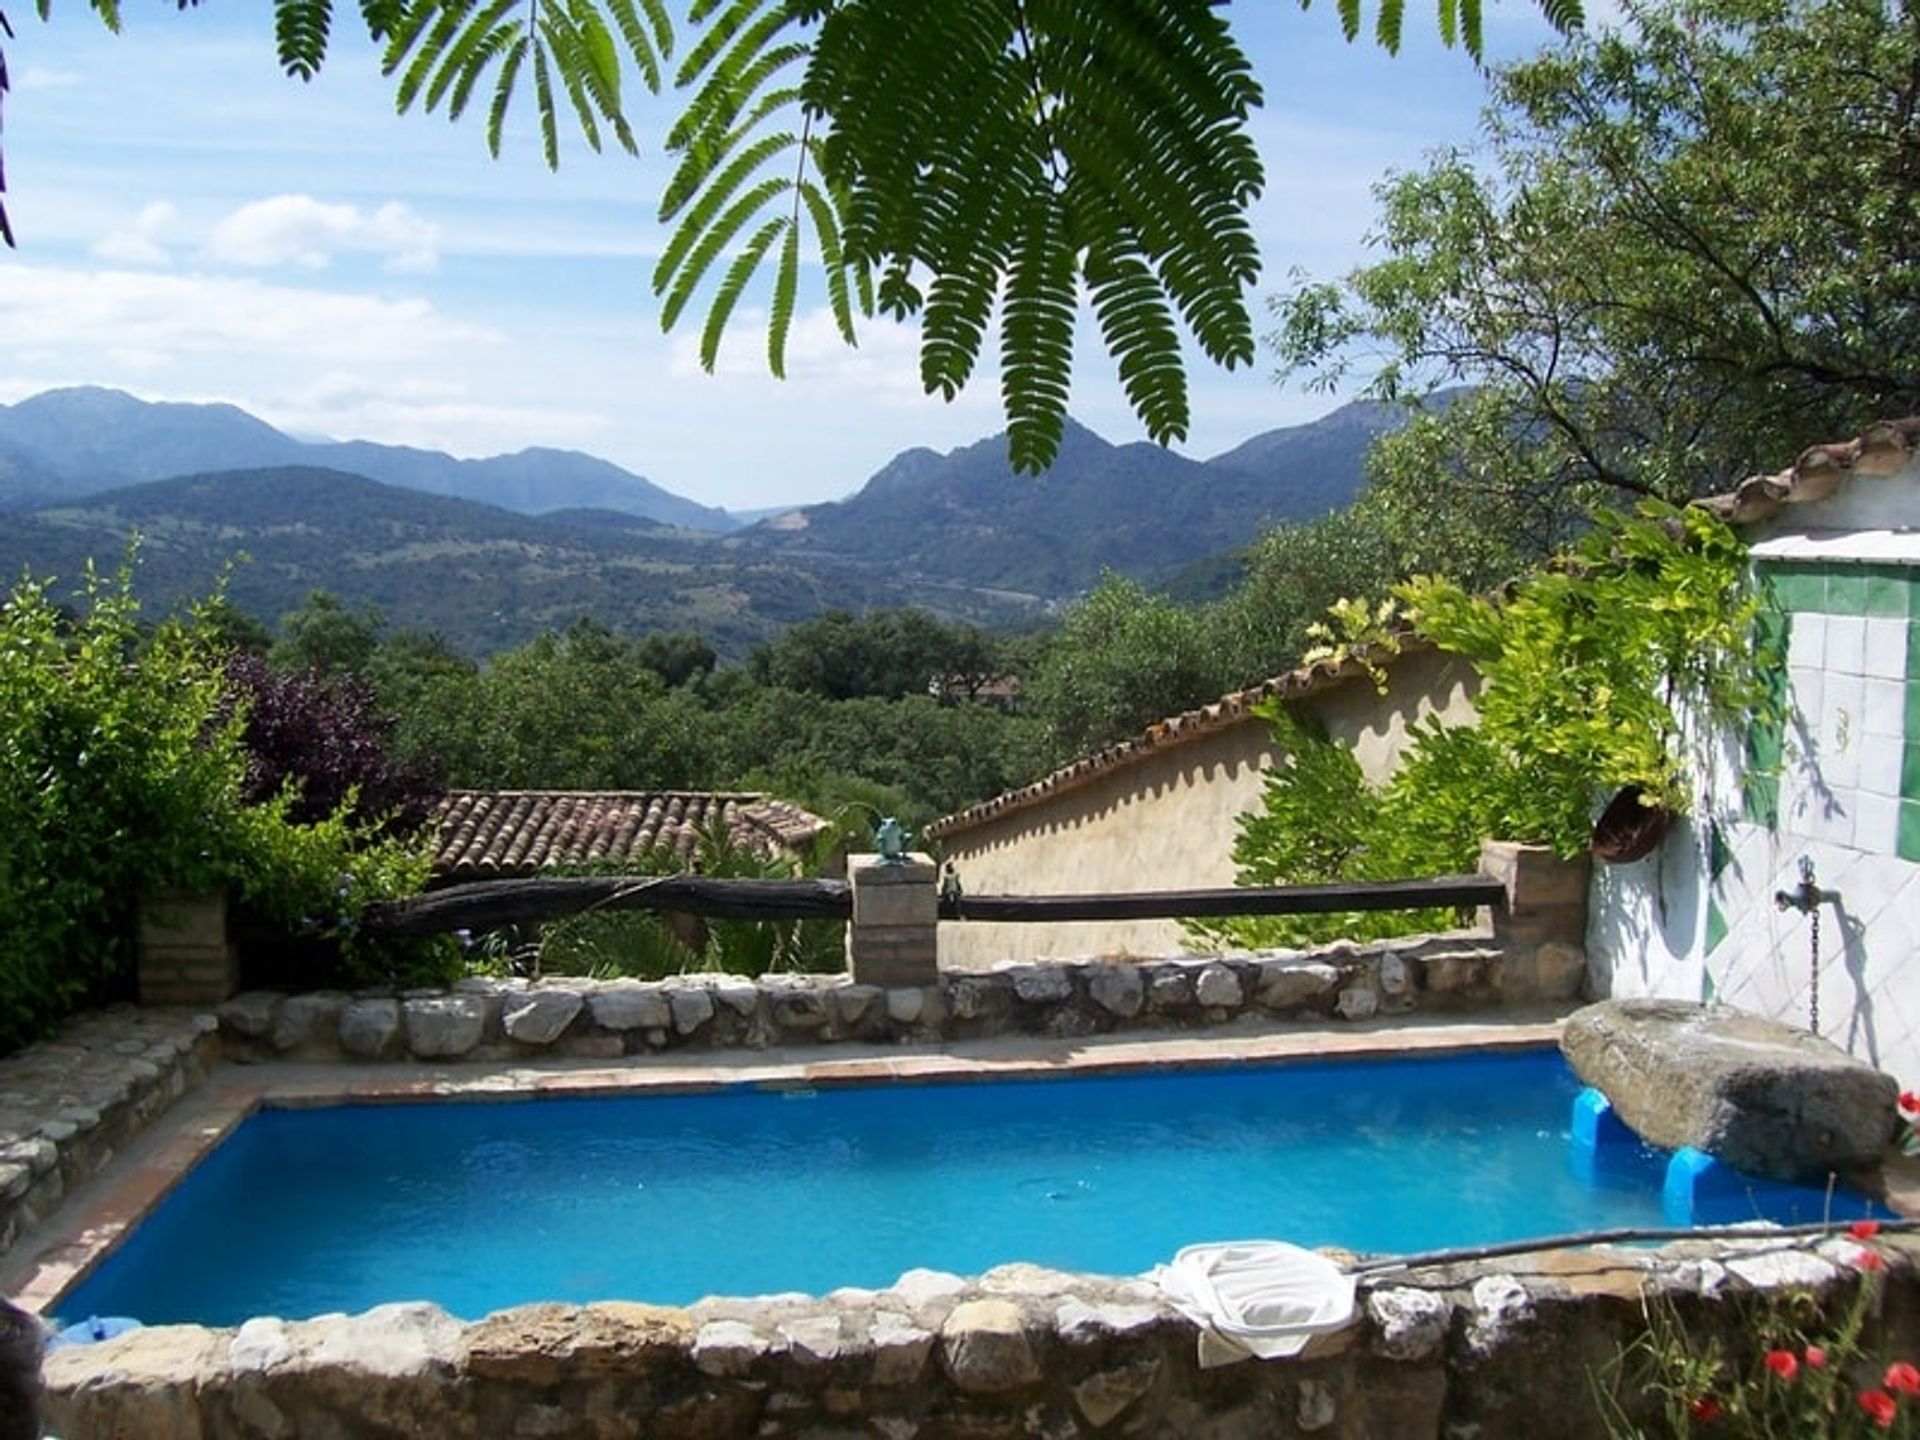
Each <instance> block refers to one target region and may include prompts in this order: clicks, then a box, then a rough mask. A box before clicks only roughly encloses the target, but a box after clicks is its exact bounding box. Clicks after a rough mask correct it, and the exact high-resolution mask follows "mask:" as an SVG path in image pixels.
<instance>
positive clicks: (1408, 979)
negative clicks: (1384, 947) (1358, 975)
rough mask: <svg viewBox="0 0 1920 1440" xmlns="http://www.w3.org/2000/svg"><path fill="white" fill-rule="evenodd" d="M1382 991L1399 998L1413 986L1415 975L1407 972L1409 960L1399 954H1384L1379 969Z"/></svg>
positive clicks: (1384, 993) (1383, 993)
mask: <svg viewBox="0 0 1920 1440" xmlns="http://www.w3.org/2000/svg"><path fill="white" fill-rule="evenodd" d="M1378 978H1379V982H1380V993H1381V994H1382V995H1386V996H1391V997H1394V998H1398V997H1399V996H1402V995H1405V994H1406V993H1407V991H1409V990H1410V989H1412V988H1413V977H1412V976H1411V975H1410V974H1408V973H1407V962H1406V961H1404V960H1402V959H1401V958H1400V957H1399V956H1398V955H1391V954H1389V955H1382V956H1381V957H1380V970H1379V976H1378Z"/></svg>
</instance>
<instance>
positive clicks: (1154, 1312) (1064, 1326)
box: [1053, 1297, 1167, 1345]
mask: <svg viewBox="0 0 1920 1440" xmlns="http://www.w3.org/2000/svg"><path fill="white" fill-rule="evenodd" d="M1166 1318H1167V1317H1166V1315H1165V1314H1164V1313H1163V1312H1162V1311H1161V1310H1160V1308H1159V1307H1158V1306H1155V1305H1145V1304H1141V1305H1124V1304H1110V1303H1105V1302H1102V1303H1100V1304H1094V1305H1089V1304H1088V1303H1087V1302H1086V1301H1084V1300H1081V1299H1079V1298H1078V1297H1074V1298H1071V1299H1068V1300H1065V1301H1063V1302H1062V1303H1061V1304H1060V1306H1059V1307H1058V1308H1057V1309H1056V1310H1055V1311H1054V1312H1053V1328H1054V1329H1055V1330H1056V1331H1058V1332H1059V1335H1060V1338H1061V1339H1062V1340H1065V1341H1066V1342H1067V1343H1068V1344H1069V1345H1084V1344H1093V1343H1095V1342H1098V1341H1101V1340H1105V1339H1107V1338H1109V1337H1111V1336H1115V1335H1118V1336H1134V1335H1140V1334H1143V1333H1145V1332H1146V1331H1148V1330H1151V1329H1152V1328H1153V1327H1154V1326H1156V1325H1158V1324H1159V1323H1160V1322H1161V1321H1162V1320H1164V1319H1166Z"/></svg>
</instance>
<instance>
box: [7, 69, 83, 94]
mask: <svg viewBox="0 0 1920 1440" xmlns="http://www.w3.org/2000/svg"><path fill="white" fill-rule="evenodd" d="M85 80H86V77H85V76H84V75H82V74H81V73H80V72H79V71H78V70H56V69H54V68H53V67H51V66H48V65H29V66H27V68H26V69H25V70H23V71H21V72H20V81H19V84H20V88H21V89H22V90H23V91H26V90H41V91H46V90H73V89H77V88H78V87H79V86H80V85H81V84H82V83H83V82H84V81H85Z"/></svg>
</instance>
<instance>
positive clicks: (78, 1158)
mask: <svg viewBox="0 0 1920 1440" xmlns="http://www.w3.org/2000/svg"><path fill="white" fill-rule="evenodd" d="M217 1051H218V1042H217V1040H216V1039H215V1036H214V1021H213V1017H212V1016H210V1015H198V1014H192V1013H189V1012H184V1011H177V1010H174V1011H169V1010H143V1009H135V1008H134V1007H132V1006H130V1005H121V1006H116V1007H114V1008H113V1009H110V1010H104V1011H100V1012H97V1013H95V1014H92V1015H86V1016H82V1017H81V1018H80V1019H78V1020H75V1021H73V1022H71V1023H70V1024H68V1025H67V1027H66V1028H65V1029H64V1030H62V1031H61V1032H60V1034H59V1036H58V1037H56V1038H55V1039H52V1040H42V1041H40V1042H39V1043H37V1044H33V1045H29V1046H28V1047H27V1048H26V1049H24V1050H22V1051H19V1052H18V1053H17V1054H14V1055H10V1056H8V1057H7V1058H6V1060H5V1062H4V1063H0V1254H4V1253H5V1252H6V1251H7V1250H9V1249H11V1248H12V1246H13V1244H14V1242H15V1241H17V1240H18V1239H19V1238H20V1237H21V1236H22V1235H23V1234H25V1233H26V1231H27V1230H28V1229H30V1228H31V1227H33V1226H35V1225H38V1224H39V1223H40V1222H41V1221H42V1220H44V1219H46V1218H47V1217H48V1216H49V1215H51V1214H52V1213H53V1211H54V1209H55V1207H56V1206H58V1205H59V1204H60V1202H61V1200H63V1199H64V1198H65V1197H66V1195H67V1193H68V1192H69V1191H70V1190H72V1189H73V1187H74V1186H76V1185H78V1184H79V1183H80V1182H81V1181H82V1180H85V1179H86V1178H87V1177H88V1176H90V1175H92V1174H93V1173H94V1172H95V1171H97V1170H98V1169H100V1167H101V1166H103V1165H105V1164H106V1163H107V1161H109V1160H111V1159H112V1158H113V1156H114V1154H115V1153H116V1152H117V1151H118V1150H120V1148H121V1147H122V1146H124V1145H125V1144H126V1143H127V1142H128V1141H129V1140H131V1139H132V1138H133V1137H134V1136H136V1135H138V1134H139V1133H140V1132H141V1131H142V1130H144V1129H145V1128H146V1127H147V1126H148V1125H149V1124H150V1123H152V1121H153V1119H154V1117H155V1116H157V1115H158V1114H159V1113H160V1112H161V1111H162V1110H164V1109H166V1108H167V1106H168V1105H170V1104H172V1103H173V1101H174V1100H175V1099H177V1098H178V1097H179V1096H180V1095H181V1094H182V1093H184V1092H185V1090H186V1089H187V1087H188V1086H189V1085H193V1084H197V1083H198V1082H199V1081H201V1080H202V1079H204V1078H205V1077H206V1073H207V1068H208V1067H209V1066H210V1065H212V1063H213V1061H214V1059H215V1057H216V1054H217Z"/></svg>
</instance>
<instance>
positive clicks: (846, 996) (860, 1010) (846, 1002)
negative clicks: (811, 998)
mask: <svg viewBox="0 0 1920 1440" xmlns="http://www.w3.org/2000/svg"><path fill="white" fill-rule="evenodd" d="M885 993H886V992H885V991H884V990H882V989H881V988H880V987H879V986H878V985H841V986H837V987H835V989H834V990H833V991H832V995H833V1004H834V1008H835V1009H836V1010H838V1011H839V1012H840V1023H841V1024H842V1025H858V1024H859V1023H860V1022H861V1021H862V1020H864V1019H866V1018H867V1012H868V1011H870V1010H871V1009H873V1004H874V1001H876V1000H878V999H879V998H880V997H881V996H882V995H884V994H885Z"/></svg>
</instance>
